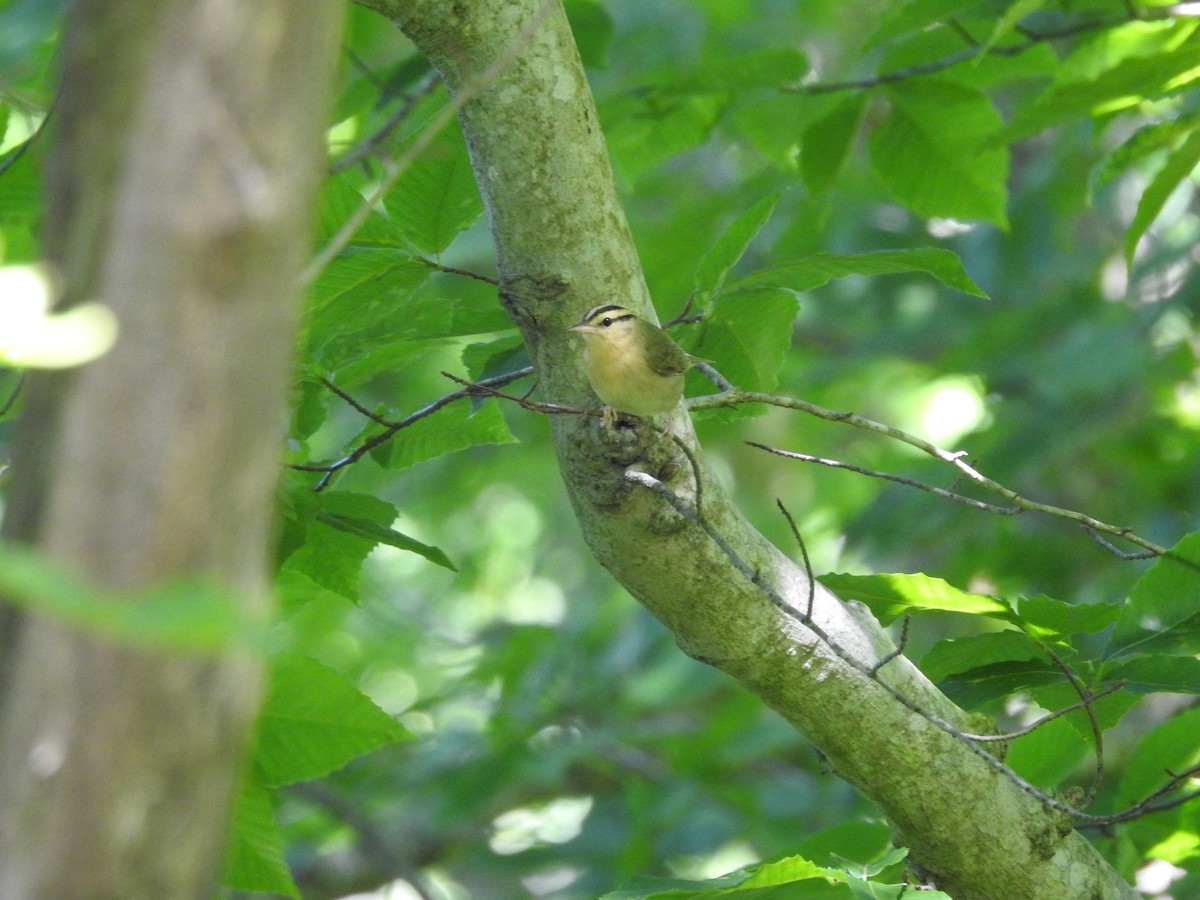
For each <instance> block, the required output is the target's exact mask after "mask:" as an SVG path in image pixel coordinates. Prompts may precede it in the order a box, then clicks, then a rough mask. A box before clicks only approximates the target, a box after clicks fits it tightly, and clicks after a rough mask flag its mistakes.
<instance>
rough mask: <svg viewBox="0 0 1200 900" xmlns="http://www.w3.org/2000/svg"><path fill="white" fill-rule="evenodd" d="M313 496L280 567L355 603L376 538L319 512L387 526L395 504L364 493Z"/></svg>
mask: <svg viewBox="0 0 1200 900" xmlns="http://www.w3.org/2000/svg"><path fill="white" fill-rule="evenodd" d="M310 493H311V492H310ZM315 497H316V503H315V504H313V505H311V506H306V509H305V513H306V515H305V518H304V519H303V521H302V522H301V523H299V527H302V528H303V539H302V542H301V543H299V545H298V547H297V549H296V550H295V551H294V552H293V553H292V554H291V555H290V556H288V557H287V559H286V560H285V561H284V563H283V570H284V571H285V572H286V571H293V572H298V573H300V574H301V575H303V576H305V577H306V578H308V579H310V580H311V581H312V582H313V583H314V584H316V585H318V586H319V587H321V588H323V589H325V590H328V591H332V592H333V593H335V594H338V595H340V596H342V597H345V598H346V599H347V600H349V601H351V602H352V603H357V602H358V581H359V578H360V576H361V575H362V566H363V563H364V562H365V561H366V558H367V556H368V554H370V552H371V551H372V550H373V549H374V548H375V545H376V544H377V543H379V542H378V541H377V540H375V539H374V538H373V537H365V536H363V535H362V534H356V533H353V532H350V531H347V530H346V529H343V528H337V527H335V526H333V525H331V524H330V523H329V522H326V521H322V518H321V516H322V514H325V516H326V517H328V516H330V515H332V516H334V517H341V518H343V519H358V520H364V521H372V522H375V523H376V524H377V525H379V526H381V527H387V526H390V525H391V524H392V523H393V522H394V521H396V515H397V513H396V507H394V506H392V504H390V503H387V502H385V501H383V500H380V499H378V498H376V497H372V496H369V495H367V494H354V493H348V492H345V491H326V492H323V493H321V494H317V495H315ZM292 530H293V531H294V530H295V526H293V527H292Z"/></svg>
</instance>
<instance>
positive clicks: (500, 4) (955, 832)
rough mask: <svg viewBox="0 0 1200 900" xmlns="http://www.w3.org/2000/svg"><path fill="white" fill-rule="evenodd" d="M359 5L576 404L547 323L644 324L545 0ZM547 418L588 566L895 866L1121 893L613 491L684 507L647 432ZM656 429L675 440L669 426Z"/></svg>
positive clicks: (671, 452)
mask: <svg viewBox="0 0 1200 900" xmlns="http://www.w3.org/2000/svg"><path fill="white" fill-rule="evenodd" d="M364 5H367V6H371V7H373V8H375V9H377V10H379V11H380V12H381V13H383V14H384V15H387V16H389V17H390V18H392V19H393V20H394V21H396V22H397V24H399V25H400V27H401V28H402V29H403V30H404V31H405V33H406V34H408V36H409V37H410V38H412V40H413V41H414V42H415V43H416V44H417V46H418V48H419V49H420V50H421V51H422V52H424V53H425V54H426V55H427V56H428V57H429V59H430V60H431V61H432V63H433V64H434V66H435V67H436V68H437V69H438V71H439V72H440V73H441V74H442V76H443V78H444V79H445V81H446V83H447V84H448V85H449V87H450V90H451V91H452V92H453V93H456V94H457V93H460V92H463V91H464V90H466V91H467V92H468V93H470V95H471V99H469V100H468V101H467V102H466V103H465V105H464V106H463V108H462V110H461V113H460V120H461V124H462V128H463V132H464V134H465V136H466V140H467V144H468V146H469V148H470V150H471V155H472V160H473V163H474V168H475V173H476V178H477V180H478V182H479V186H480V190H481V192H482V195H483V200H484V203H485V206H486V208H487V212H488V216H489V218H490V222H491V226H492V234H493V238H494V241H495V247H496V255H497V259H498V263H499V269H500V274H501V280H502V289H501V296H502V300H503V302H504V304H505V306H506V308H507V309H508V310H509V311H510V312H511V313H512V315H513V317H514V319H515V320H516V322H517V324H518V325H519V327H520V328H521V332H522V334H523V336H524V338H525V341H526V343H527V344H528V346H529V348H530V351H531V353H532V355H533V358H534V362H535V366H536V369H537V377H538V381H539V384H540V385H541V388H542V391H543V392H544V395H545V397H546V398H547V399H549V400H553V401H557V402H562V403H572V404H578V403H583V404H588V403H594V402H595V401H594V398H592V396H591V393H590V391H589V390H588V388H587V385H586V382H585V380H584V376H583V371H582V365H581V359H580V348H579V345H578V342H577V341H576V340H574V339H573V337H572V336H571V335H570V334H568V332H567V331H566V329H567V327H568V326H569V325H571V324H573V323H574V322H576V321H578V319H579V317H580V315H581V314H582V313H583V312H584V311H585V310H587V309H589V308H590V307H592V306H595V305H598V304H601V303H620V304H622V305H624V306H627V307H630V308H632V309H634V310H635V311H637V312H640V313H643V314H649V312H650V301H649V297H648V294H647V290H646V286H645V283H644V281H643V278H642V274H641V270H640V267H639V264H638V259H637V255H636V252H635V250H634V247H633V243H632V240H631V238H630V233H629V228H628V226H627V224H626V221H625V217H624V214H623V212H622V209H621V205H620V203H619V200H618V198H617V196H616V192H615V189H614V187H613V181H612V175H611V171H610V167H609V163H608V159H607V155H606V151H605V146H604V139H603V135H602V134H601V132H600V128H599V123H598V119H597V116H596V110H595V107H594V105H593V101H592V97H591V93H590V91H589V88H588V84H587V81H586V79H585V76H584V73H583V70H582V66H581V65H580V62H579V58H578V54H577V52H576V50H575V47H574V43H573V40H572V37H571V34H570V30H569V28H568V25H567V21H566V18H565V16H564V15H563V14H562V10H561V8H559V4H558V3H557V2H556V0H551V2H549V3H546V2H543V0H474V2H471V3H455V2H451V0H418V2H399V0H364ZM538 17H541V19H540V21H538ZM531 22H533V23H535V24H534V25H533V26H532V27H531V26H530V23H531ZM514 43H516V44H523V46H522V47H521V49H520V52H519V54H518V55H517V58H516V60H515V61H514V63H513V64H512V65H510V66H508V67H507V68H505V70H504V71H503V72H502V74H500V75H499V76H498V77H495V78H493V79H490V80H489V81H488V83H486V84H482V85H480V84H477V83H475V80H474V79H475V78H476V76H477V75H478V73H480V72H482V71H484V70H486V69H487V68H488V67H489V66H490V65H491V64H492V62H493V61H494V60H495V59H496V58H497V57H499V56H500V55H502V54H504V53H506V52H508V49H509V48H510V47H512V46H514ZM693 262H694V261H693ZM681 264H687V261H681ZM552 422H553V424H552V427H553V431H554V440H555V446H556V449H557V452H558V456H559V460H560V464H561V468H562V474H563V479H564V481H565V482H566V485H567V490H568V493H569V494H570V497H571V500H572V503H573V504H574V507H575V511H576V514H577V516H578V519H579V523H580V526H581V528H582V529H583V533H584V536H585V538H586V540H587V542H588V544H589V546H590V547H591V548H592V550H593V552H594V553H595V555H596V557H597V558H598V559H599V560H600V561H601V562H602V563H603V564H604V565H605V566H606V567H607V568H608V569H609V570H610V571H611V572H612V573H613V575H614V576H615V577H616V578H617V579H618V580H619V581H620V582H621V583H622V584H623V585H625V587H627V588H628V589H629V591H630V593H632V594H633V595H634V596H635V597H636V598H637V599H638V600H639V601H640V602H642V603H643V604H644V605H645V606H646V607H647V608H648V609H650V610H651V611H652V612H653V613H654V615H655V616H657V617H658V618H659V619H660V620H661V621H662V622H664V623H665V624H666V625H667V627H669V628H670V629H671V630H672V631H673V632H674V634H675V636H676V639H677V640H678V642H679V645H680V646H681V647H682V648H683V650H684V651H685V652H687V653H688V654H690V655H692V656H694V657H696V658H698V659H701V660H703V661H705V662H707V663H710V664H712V665H714V666H717V667H719V668H721V669H723V670H724V671H726V672H728V673H729V674H730V675H732V676H733V677H734V678H736V679H738V680H739V681H740V682H741V683H742V684H744V685H745V686H746V687H747V688H748V689H750V690H751V691H753V692H754V693H755V694H757V695H758V696H759V697H761V698H762V700H763V701H764V702H766V703H767V704H769V705H770V706H771V707H772V708H774V709H775V710H777V711H778V712H779V713H780V714H782V715H783V716H784V717H785V718H787V719H788V720H789V721H790V722H792V723H794V724H795V725H796V726H797V727H798V728H799V729H800V730H801V731H803V732H804V734H805V735H807V736H808V738H809V739H811V740H812V741H813V743H814V744H816V745H817V746H818V747H819V748H820V749H821V750H822V752H823V753H825V755H826V756H827V757H828V758H829V760H830V761H831V762H832V763H833V765H834V766H835V767H836V769H837V771H838V773H839V774H840V775H841V776H842V777H844V778H845V779H847V780H848V781H850V782H852V783H853V784H855V785H857V786H858V787H859V788H861V789H862V790H863V791H864V792H865V793H866V794H867V795H869V796H870V797H871V798H872V799H873V800H874V801H875V802H876V803H878V804H879V806H880V807H881V808H882V809H883V810H884V811H885V812H886V814H887V816H888V817H889V819H890V820H891V822H892V823H893V825H894V826H895V827H896V828H897V830H898V840H899V841H902V842H904V843H905V844H906V845H907V846H909V847H910V848H911V849H912V856H913V858H914V860H915V861H916V862H918V863H919V864H920V865H921V866H922V867H923V868H924V869H925V870H926V871H928V872H929V873H931V875H932V876H933V877H934V878H935V879H936V880H937V881H938V883H939V884H941V885H942V886H943V887H944V888H945V889H946V890H948V891H949V892H950V893H951V894H953V896H954V897H955V898H957V900H973V898H979V900H984V898H1004V900H1010V898H1013V897H1022V898H1030V900H1036V898H1044V900H1063V898H1067V897H1072V898H1073V897H1089V898H1092V897H1094V898H1117V897H1132V896H1133V893H1132V891H1131V890H1130V888H1129V887H1128V886H1127V885H1125V884H1124V883H1123V882H1122V881H1121V880H1120V878H1119V877H1118V876H1117V875H1116V873H1115V872H1114V871H1113V870H1112V869H1111V868H1110V867H1109V866H1108V865H1107V864H1106V863H1105V862H1104V861H1103V860H1102V859H1101V858H1100V857H1099V855H1098V854H1097V853H1096V852H1095V851H1094V850H1093V848H1092V847H1091V846H1090V845H1089V844H1088V843H1087V841H1086V840H1084V839H1083V838H1082V837H1081V836H1080V835H1079V834H1078V833H1076V832H1073V831H1072V830H1071V828H1070V824H1069V822H1067V821H1066V820H1065V819H1064V817H1063V816H1062V815H1061V814H1059V813H1054V812H1052V811H1049V810H1047V809H1045V808H1044V807H1043V806H1041V805H1040V804H1039V803H1038V802H1037V801H1036V800H1035V799H1034V798H1033V797H1031V796H1030V795H1029V794H1027V793H1025V792H1023V791H1022V790H1021V789H1019V788H1018V787H1017V786H1016V785H1014V784H1013V783H1012V782H1010V781H1008V780H1007V779H1005V778H1004V777H1003V776H1001V775H999V774H998V773H997V772H996V771H994V770H993V769H992V768H990V767H989V766H988V765H986V764H985V763H984V762H983V761H981V760H980V759H979V758H978V757H977V756H975V755H974V754H972V753H971V752H970V751H969V750H968V749H967V748H966V747H964V746H963V745H962V744H961V743H960V742H958V741H957V740H955V739H954V738H952V737H950V736H949V735H947V734H946V733H945V732H944V731H942V730H939V729H938V728H937V727H935V726H934V725H932V724H931V723H930V722H929V721H927V720H925V719H923V718H921V717H919V716H917V715H914V714H913V713H912V712H910V711H909V710H908V709H906V708H905V707H904V706H902V705H901V704H900V703H898V702H897V701H896V700H895V699H894V698H893V697H891V696H889V695H888V694H887V693H886V692H884V691H883V690H881V689H880V687H879V686H878V685H877V684H876V683H874V682H873V681H871V680H870V679H868V678H867V677H865V676H864V675H863V674H862V673H861V672H859V671H856V670H855V669H854V668H853V667H851V666H849V665H847V664H846V663H845V662H844V661H843V660H841V659H839V658H838V656H837V655H836V654H835V653H833V652H831V650H830V649H829V647H828V646H826V645H825V644H823V643H822V642H821V641H820V640H819V639H817V638H816V636H815V635H814V634H813V633H812V632H811V631H809V630H808V629H806V628H804V627H802V626H801V625H798V624H797V623H796V622H795V621H794V620H793V619H789V618H787V617H785V616H783V615H782V614H780V613H779V612H778V611H777V610H776V609H775V608H774V607H772V606H771V605H770V604H769V603H768V601H767V599H766V598H765V597H764V595H763V593H762V592H761V591H760V590H759V589H758V588H757V587H755V586H754V585H753V584H751V583H750V582H749V580H748V579H747V578H746V577H745V576H744V575H743V574H741V573H740V572H739V571H738V570H737V569H736V568H735V567H734V566H733V565H732V564H731V562H730V560H729V559H728V558H727V556H726V555H725V554H723V553H722V552H721V551H720V550H719V549H718V548H717V547H716V545H715V544H714V543H713V541H712V540H710V539H709V538H708V537H707V536H706V535H705V534H704V533H703V532H701V531H700V530H699V529H698V528H697V527H696V526H694V525H691V524H688V523H686V522H684V521H683V520H682V519H681V518H680V517H679V516H678V515H677V514H676V513H674V512H673V511H672V510H671V509H669V508H668V507H667V506H666V504H665V503H664V501H663V500H662V499H661V498H658V497H656V496H654V495H652V494H651V493H649V492H648V491H647V490H645V489H644V488H641V487H638V486H634V485H631V484H630V483H629V482H628V480H627V479H626V478H625V476H624V472H625V468H626V466H627V465H629V464H630V463H633V464H634V465H635V467H636V468H638V469H640V470H641V471H644V472H649V473H651V474H653V475H655V476H656V477H659V478H662V479H663V480H664V481H667V482H668V483H669V484H670V485H671V486H672V488H674V489H675V490H676V491H679V492H682V493H684V494H686V495H687V496H691V495H692V493H693V492H692V491H691V489H690V487H689V484H690V482H691V480H692V478H691V474H690V467H689V463H688V461H687V459H686V458H684V457H683V456H682V455H681V454H680V453H679V452H678V450H677V449H676V448H674V447H673V446H672V445H670V444H668V443H666V442H662V441H660V440H658V439H657V437H656V436H655V435H654V434H653V433H651V432H649V431H647V432H646V433H643V434H642V435H641V436H640V441H639V440H636V439H627V438H622V437H620V436H616V437H614V436H612V435H608V434H605V433H602V432H601V431H600V430H599V429H598V428H597V427H596V425H595V420H584V419H578V418H572V417H565V416H559V417H553V419H552ZM675 430H676V433H679V434H682V435H685V436H686V438H687V439H688V440H694V439H693V436H692V433H691V429H690V426H689V425H688V423H687V422H686V420H685V418H684V417H683V416H682V413H678V414H677V421H676V423H675ZM696 452H697V453H698V454H699V453H700V451H699V449H698V448H697V449H696ZM701 466H702V467H703V462H702V461H701ZM704 479H705V482H704V513H705V516H706V518H707V520H708V521H709V522H710V523H711V524H712V525H714V526H715V527H716V528H717V530H718V531H719V532H720V533H721V534H722V535H723V537H724V539H725V540H726V541H727V542H728V544H729V545H730V546H731V547H732V548H733V550H734V551H735V553H736V554H737V555H738V556H739V557H740V558H741V559H742V560H743V561H745V563H747V564H748V565H749V566H750V567H751V568H753V569H754V570H755V571H756V572H757V573H759V575H760V577H761V578H762V579H763V580H764V581H765V582H767V583H768V584H770V585H772V586H773V587H774V589H775V590H776V591H777V592H778V593H779V594H781V595H782V596H783V597H784V598H786V599H787V600H789V601H790V602H791V603H793V604H794V605H796V606H797V607H798V608H799V609H804V608H805V605H806V602H807V591H808V585H807V580H806V578H805V574H804V572H803V571H802V570H800V569H798V568H797V567H796V566H795V565H794V564H793V563H792V562H791V561H790V560H789V559H788V558H787V557H785V556H784V555H783V554H782V553H781V552H780V551H778V550H777V549H776V548H775V547H773V546H772V545H771V544H769V543H768V542H767V541H766V540H765V539H764V538H763V537H762V536H761V535H759V534H758V533H757V532H756V531H755V530H754V528H753V527H752V526H751V525H750V524H749V523H748V522H746V521H745V519H744V518H743V517H742V516H741V515H740V513H739V512H738V511H737V510H736V509H735V508H733V507H732V506H731V505H730V503H729V501H728V499H727V498H726V497H725V496H724V494H723V493H722V491H721V488H720V486H719V485H718V484H717V483H716V482H714V481H713V480H712V478H711V477H710V476H709V474H708V473H707V472H705V473H704ZM815 618H816V620H817V622H818V623H819V624H820V625H821V627H822V628H823V629H824V631H826V632H827V633H828V634H830V635H831V636H832V637H833V638H834V639H835V640H836V641H837V642H838V644H840V646H841V647H843V648H844V649H845V650H847V651H849V652H850V653H852V654H854V656H855V658H857V659H860V660H863V661H865V662H867V663H870V662H873V661H875V660H878V659H879V658H880V657H881V656H882V655H884V654H886V653H887V652H888V650H889V649H890V646H891V645H890V644H889V642H888V640H887V638H886V636H885V635H884V634H883V632H882V631H881V630H880V629H879V627H878V625H877V624H876V623H875V622H874V621H873V620H871V619H870V617H869V616H866V615H865V614H864V613H863V611H862V610H861V608H858V607H856V606H854V605H850V604H843V603H841V602H840V601H838V600H837V599H836V598H834V597H832V596H831V595H830V594H829V593H828V592H826V591H824V590H823V589H821V588H819V587H818V589H817V602H816V610H815ZM884 672H885V673H886V678H887V680H888V682H889V683H890V684H892V685H894V686H895V687H897V688H898V689H899V690H900V691H902V692H903V693H904V695H905V696H906V697H908V698H910V699H911V700H912V701H914V702H915V703H917V704H919V705H920V706H921V707H922V708H924V709H926V710H929V711H930V712H932V713H934V714H936V715H938V716H941V717H942V718H944V719H946V720H948V721H950V722H952V723H954V724H955V725H956V726H957V727H959V728H963V729H967V728H968V727H969V726H968V722H967V717H966V715H965V714H964V713H963V712H962V711H961V710H958V709H956V708H955V707H954V706H953V705H952V704H950V702H949V701H948V700H946V698H945V697H943V696H942V695H941V694H940V693H938V692H937V691H936V690H935V689H934V688H933V686H932V685H930V684H929V683H928V682H927V681H926V680H925V679H924V678H923V676H921V674H920V673H919V672H918V671H917V670H916V669H915V667H913V666H912V665H911V664H909V663H908V662H907V661H906V660H903V659H899V660H896V661H894V662H892V663H889V664H888V666H887V668H886V669H885V670H884ZM799 837H800V835H797V838H799Z"/></svg>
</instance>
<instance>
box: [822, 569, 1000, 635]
mask: <svg viewBox="0 0 1200 900" xmlns="http://www.w3.org/2000/svg"><path fill="white" fill-rule="evenodd" d="M817 580H818V581H819V582H821V584H823V585H825V587H827V588H829V589H830V590H831V591H833V592H834V593H835V594H837V595H838V597H840V598H841V599H843V600H860V601H862V602H863V603H865V604H866V605H867V606H868V607H870V609H871V612H872V613H873V614H874V615H875V617H876V618H877V619H879V621H880V622H881V623H882V624H884V625H887V624H889V623H891V622H893V621H895V620H896V619H897V618H899V617H900V616H902V615H905V614H907V613H913V612H924V611H928V610H940V611H944V612H957V613H968V614H970V615H975V616H987V617H989V618H993V619H1000V620H1002V621H1005V622H1015V621H1016V620H1017V616H1016V615H1015V614H1014V613H1013V611H1012V608H1011V607H1010V606H1009V605H1008V604H1007V603H1006V602H1005V601H1003V600H1001V599H999V598H998V597H988V596H985V595H983V594H970V593H967V592H966V591H960V590H959V589H958V588H955V587H951V586H950V585H949V584H947V583H946V582H945V581H943V580H942V579H940V578H933V577H931V576H929V575H903V574H898V575H882V574H881V575H839V574H829V575H822V576H820V577H819V578H818V579H817Z"/></svg>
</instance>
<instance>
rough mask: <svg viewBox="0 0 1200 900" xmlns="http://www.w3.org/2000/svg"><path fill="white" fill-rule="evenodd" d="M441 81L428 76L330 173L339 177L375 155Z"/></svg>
mask: <svg viewBox="0 0 1200 900" xmlns="http://www.w3.org/2000/svg"><path fill="white" fill-rule="evenodd" d="M440 81H441V79H440V78H439V76H438V73H437V72H430V73H429V74H427V75H426V76H425V77H424V78H423V79H421V82H420V83H419V84H418V85H417V86H416V87H415V88H414V89H413V90H412V91H410V92H409V93H408V94H407V95H405V97H404V100H403V102H402V103H401V104H400V105H399V106H398V107H396V109H395V110H393V111H392V114H391V115H390V116H388V117H387V119H386V120H385V121H384V123H383V124H382V125H380V126H379V127H378V128H377V129H375V130H374V131H373V132H371V133H370V134H369V135H367V136H366V137H365V138H363V139H362V140H361V141H359V143H358V144H357V145H355V147H354V148H353V149H351V150H349V151H348V152H347V153H346V155H345V156H343V157H342V158H341V159H339V160H337V161H336V162H335V163H334V164H333V165H332V166H330V167H329V171H330V172H331V173H332V174H334V175H338V174H340V173H342V172H344V171H346V170H347V169H349V168H350V167H351V166H353V165H354V164H355V163H357V162H359V161H360V160H362V159H365V158H366V157H368V156H370V155H371V154H372V153H374V152H375V149H376V148H377V147H378V146H379V145H380V144H382V143H383V142H384V141H385V140H387V138H388V135H390V134H392V132H394V131H395V130H396V129H397V128H399V127H400V125H401V123H402V122H403V121H404V120H405V119H407V118H408V117H409V115H411V114H412V111H413V109H414V108H415V107H416V105H417V103H419V102H420V101H421V100H423V99H424V98H425V97H428V96H429V95H430V94H432V93H433V90H434V88H436V87H437V86H438V83H439V82H440Z"/></svg>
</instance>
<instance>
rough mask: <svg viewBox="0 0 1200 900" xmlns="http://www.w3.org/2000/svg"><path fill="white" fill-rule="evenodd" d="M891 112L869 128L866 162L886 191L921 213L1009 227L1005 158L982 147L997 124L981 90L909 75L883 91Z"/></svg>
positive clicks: (997, 119) (992, 110)
mask: <svg viewBox="0 0 1200 900" xmlns="http://www.w3.org/2000/svg"><path fill="white" fill-rule="evenodd" d="M886 94H887V97H888V99H889V100H890V101H891V112H890V114H889V115H888V117H887V119H886V120H885V121H884V123H883V124H882V125H881V126H879V127H878V128H876V129H875V130H874V131H872V132H871V135H870V139H869V146H870V151H871V164H872V166H873V167H874V169H875V172H876V173H877V174H878V175H879V178H880V180H881V181H882V182H883V183H884V184H885V185H886V186H887V188H888V190H889V191H891V193H892V194H893V195H894V196H895V197H896V199H897V200H899V201H900V202H901V203H903V204H904V205H906V206H908V207H909V208H910V209H912V210H913V211H914V212H916V213H917V214H918V215H921V216H925V217H932V216H943V217H948V218H954V219H966V220H972V219H981V220H983V221H985V222H991V223H993V224H995V225H997V226H999V227H1000V228H1007V227H1008V215H1007V213H1006V211H1005V206H1006V203H1007V196H1008V193H1007V188H1006V184H1005V182H1006V180H1007V178H1008V156H1007V154H1006V153H1005V151H1003V150H997V149H985V148H984V147H983V143H984V140H985V139H986V138H987V137H988V136H990V135H991V134H993V133H994V132H995V131H996V129H997V128H999V127H1000V124H1001V121H1000V116H999V114H997V112H996V110H995V108H994V107H993V106H992V103H991V100H990V99H988V97H987V95H986V94H984V93H982V92H980V91H976V90H973V89H971V88H966V87H963V86H962V85H960V84H957V83H955V82H953V81H948V80H939V79H934V78H921V79H912V80H910V81H903V82H899V83H897V84H895V85H892V86H890V87H888V88H887V90H886Z"/></svg>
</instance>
